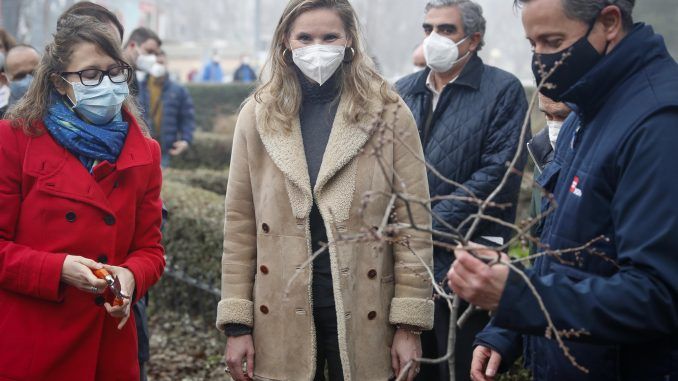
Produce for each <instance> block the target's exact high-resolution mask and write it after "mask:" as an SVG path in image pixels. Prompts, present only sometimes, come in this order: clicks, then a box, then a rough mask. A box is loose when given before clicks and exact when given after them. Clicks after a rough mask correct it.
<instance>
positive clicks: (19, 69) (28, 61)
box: [5, 44, 40, 107]
mask: <svg viewBox="0 0 678 381" xmlns="http://www.w3.org/2000/svg"><path fill="white" fill-rule="evenodd" d="M39 63H40V53H39V52H38V51H37V50H36V49H35V48H34V47H32V46H30V45H24V44H19V45H16V46H14V47H13V48H12V49H10V50H9V51H8V52H7V57H6V59H5V78H7V82H8V83H9V90H10V94H9V102H8V106H10V107H11V106H12V105H14V104H15V103H17V102H18V101H19V99H21V97H23V96H24V94H26V91H28V88H29V86H30V85H31V83H32V82H33V75H34V74H35V69H37V67H38V64H39Z"/></svg>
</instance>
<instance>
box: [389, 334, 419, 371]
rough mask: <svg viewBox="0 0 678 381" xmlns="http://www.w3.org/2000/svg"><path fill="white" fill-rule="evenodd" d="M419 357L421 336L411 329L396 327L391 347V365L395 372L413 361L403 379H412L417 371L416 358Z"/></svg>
mask: <svg viewBox="0 0 678 381" xmlns="http://www.w3.org/2000/svg"><path fill="white" fill-rule="evenodd" d="M420 357H421V336H420V335H418V334H415V333H413V332H412V331H411V330H407V329H402V328H398V329H397V330H396V333H395V336H394V337H393V346H392V347H391V365H392V366H393V371H394V372H395V374H396V378H397V377H399V376H400V372H401V371H403V370H405V366H406V365H407V364H408V363H409V362H413V364H412V365H411V366H410V370H409V372H408V374H407V377H406V378H405V380H407V381H412V380H414V377H415V376H416V375H417V373H419V363H418V362H416V359H418V358H420Z"/></svg>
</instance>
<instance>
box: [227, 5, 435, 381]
mask: <svg viewBox="0 0 678 381" xmlns="http://www.w3.org/2000/svg"><path fill="white" fill-rule="evenodd" d="M356 25H357V22H356V17H355V14H354V11H353V8H352V7H351V5H350V4H349V3H348V1H347V0H292V1H290V3H289V5H288V6H287V9H286V10H285V12H284V13H283V16H282V18H281V22H280V24H279V25H278V28H277V30H276V34H275V36H274V39H273V41H274V42H273V46H272V51H271V54H270V57H271V59H270V62H269V63H268V65H270V71H271V78H270V80H269V81H268V82H266V83H265V84H264V85H262V86H261V87H260V88H259V89H258V90H257V92H256V93H255V96H253V97H252V98H251V99H250V100H248V101H247V103H246V104H245V106H244V107H243V109H242V111H241V113H240V116H239V118H238V123H237V126H236V130H235V137H234V141H233V153H232V159H231V169H230V176H229V186H228V192H227V195H226V221H225V241H224V253H223V260H222V263H223V265H222V299H221V301H220V302H219V306H218V314H217V326H218V327H219V329H221V330H224V331H225V332H226V335H227V336H228V339H227V346H226V362H227V364H228V367H229V372H230V373H231V376H232V377H233V378H234V379H235V380H238V381H239V380H246V379H248V377H251V378H253V379H255V380H294V381H297V380H304V381H311V380H324V375H323V370H324V368H325V366H327V367H328V370H329V376H330V380H332V381H334V380H338V379H343V380H357V381H372V380H374V381H376V380H380V381H383V380H386V379H389V378H391V377H393V376H396V375H398V373H400V371H401V370H403V368H404V367H405V365H406V364H407V363H408V362H409V361H410V360H413V359H415V358H417V357H418V356H420V355H421V343H420V340H419V336H418V335H417V333H419V332H420V331H421V330H425V329H430V328H431V327H432V325H433V302H432V301H431V295H432V290H431V288H432V286H431V281H430V279H429V277H428V275H427V272H426V269H425V266H424V264H426V265H428V266H431V264H432V246H431V237H430V234H428V233H426V232H425V231H426V230H427V229H429V227H430V223H431V221H430V214H429V213H428V212H427V210H426V208H424V207H422V206H419V205H415V204H412V205H411V211H412V214H411V216H410V214H408V211H407V205H406V204H405V202H404V201H402V199H400V198H398V199H397V200H396V201H395V202H394V203H393V204H391V196H390V195H391V194H393V193H398V194H402V195H407V197H410V198H412V199H418V200H422V201H424V202H428V194H429V193H428V186H427V184H428V182H427V178H426V168H425V165H424V162H423V153H422V148H421V143H420V141H419V134H418V131H417V129H416V126H415V122H414V120H413V118H412V115H411V114H410V112H409V111H408V108H407V107H406V106H405V105H404V103H403V102H402V101H401V100H400V99H399V98H398V96H397V95H396V94H395V93H394V92H393V90H391V88H390V86H389V85H387V83H386V82H385V81H384V80H383V79H382V78H381V77H380V76H379V75H378V74H377V73H376V71H375V70H374V68H373V64H372V63H371V61H370V60H369V58H368V57H366V56H365V54H364V52H363V51H362V47H361V45H360V36H359V35H358V32H357V27H356ZM325 130H326V131H325ZM323 131H325V132H326V134H325V135H323ZM323 136H324V138H323ZM325 142H326V144H325ZM318 148H320V152H318ZM323 148H324V149H323ZM376 151H378V154H377V155H375V152H376ZM314 157H315V160H317V162H314V161H313V160H314V159H313V158H314ZM366 194H369V195H370V196H369V199H368V201H365V197H366ZM391 205H392V206H393V208H392V212H389V208H390V207H391ZM384 220H385V221H388V222H389V227H391V228H393V229H392V230H391V231H394V232H395V233H394V234H392V235H391V236H390V237H387V234H386V233H384V232H382V231H381V230H379V227H380V226H382V221H384ZM413 223H415V224H416V225H417V226H419V227H421V228H422V229H417V230H415V229H411V228H408V227H409V226H411V225H412V224H413ZM399 227H400V228H399ZM374 229H376V230H374ZM319 231H320V232H321V233H322V234H324V235H323V237H325V236H326V239H327V242H329V245H328V249H329V250H325V251H322V252H320V254H318V257H317V258H316V259H315V260H313V261H312V262H311V263H310V264H309V262H310V261H309V259H310V258H311V256H312V254H313V251H314V250H312V248H316V247H322V246H321V245H319V244H318V243H317V242H314V239H317V238H318V237H319V236H318V234H320V233H318V234H316V232H319ZM375 236H381V237H382V239H376V238H375ZM356 237H358V239H356ZM323 256H324V258H323ZM323 259H324V260H325V261H326V262H324V264H323V262H322V261H323ZM323 266H326V267H327V274H324V273H322V272H321V271H320V270H318V269H319V268H320V269H322V268H323ZM322 277H326V279H328V283H327V284H326V288H327V289H328V290H329V299H331V300H329V302H330V303H327V302H328V300H327V295H328V293H327V292H324V293H323V291H322V286H323V283H322V282H320V281H319V278H322ZM317 304H320V305H322V306H323V308H319V307H317V306H316V305H317ZM327 305H329V306H331V308H330V309H328V308H326V306H327ZM319 310H323V311H331V313H330V314H329V315H330V319H328V318H327V314H322V313H320V312H319ZM326 323H330V324H329V325H327V324H326ZM327 327H330V328H333V329H334V331H332V330H330V331H329V332H331V333H330V334H329V335H328V333H327V332H328V330H327ZM328 336H329V337H328ZM328 343H329V344H328ZM332 346H334V347H335V348H334V349H335V351H334V352H336V353H335V355H333V354H332V353H333V351H332V349H333V348H332ZM255 351H256V356H255ZM333 359H334V360H333ZM243 369H244V371H243ZM417 369H418V366H416V365H415V366H412V367H411V370H410V373H409V374H408V375H407V377H406V379H409V380H411V379H412V378H413V377H414V375H415V374H416V371H417Z"/></svg>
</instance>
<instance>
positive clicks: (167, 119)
mask: <svg viewBox="0 0 678 381" xmlns="http://www.w3.org/2000/svg"><path fill="white" fill-rule="evenodd" d="M137 99H138V100H139V103H140V105H141V107H142V110H143V116H144V120H145V121H146V124H148V126H149V128H150V130H151V133H152V134H153V137H154V138H155V139H156V140H158V142H159V143H160V148H161V149H162V153H163V155H166V154H167V153H168V152H169V150H170V149H172V145H173V144H174V143H175V142H177V141H179V140H185V141H187V142H189V143H191V142H193V131H194V130H195V109H194V107H193V99H191V95H190V94H189V93H188V90H187V89H186V87H184V86H182V85H180V84H179V83H177V82H175V81H173V80H171V79H169V78H166V79H165V83H164V84H163V88H162V99H161V101H162V104H163V106H162V107H163V108H162V126H161V128H160V135H161V136H155V135H156V131H157V129H156V128H155V126H154V123H153V117H152V116H151V109H152V107H153V105H151V95H150V93H149V91H148V81H144V82H141V83H139V95H138V97H137Z"/></svg>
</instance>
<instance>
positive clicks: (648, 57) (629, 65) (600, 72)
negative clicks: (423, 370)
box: [563, 23, 670, 119]
mask: <svg viewBox="0 0 678 381" xmlns="http://www.w3.org/2000/svg"><path fill="white" fill-rule="evenodd" d="M658 57H670V55H669V53H668V51H667V50H666V45H665V44H664V40H663V38H662V37H661V36H659V35H657V34H655V33H654V30H653V29H652V27H651V26H648V25H645V24H642V23H638V24H636V25H635V26H634V27H633V29H632V30H631V31H630V32H629V34H628V35H627V36H626V37H624V39H623V40H621V42H619V45H617V46H616V47H615V48H614V49H613V50H612V51H610V52H609V53H608V54H607V55H605V56H604V57H603V58H602V59H601V60H600V62H598V63H597V64H596V65H595V66H594V67H593V68H592V69H591V70H590V71H589V72H588V73H587V74H586V75H584V77H582V78H581V79H580V80H579V82H577V83H576V84H575V85H574V86H572V88H570V89H569V90H568V91H567V92H566V93H565V94H563V101H565V102H569V103H574V104H576V105H577V106H578V107H579V111H580V113H581V114H582V115H583V116H584V118H585V119H591V118H592V117H593V116H595V115H596V114H597V113H598V111H599V110H600V109H601V108H602V107H603V105H604V104H605V103H606V101H607V100H608V99H609V95H610V93H611V92H613V91H614V90H615V89H617V88H619V86H620V84H622V83H623V82H624V81H625V80H626V79H627V78H629V77H630V76H632V75H634V74H636V73H637V72H639V71H640V70H642V69H644V68H646V67H647V65H648V63H649V62H650V61H652V60H654V59H657V58H658Z"/></svg>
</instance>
